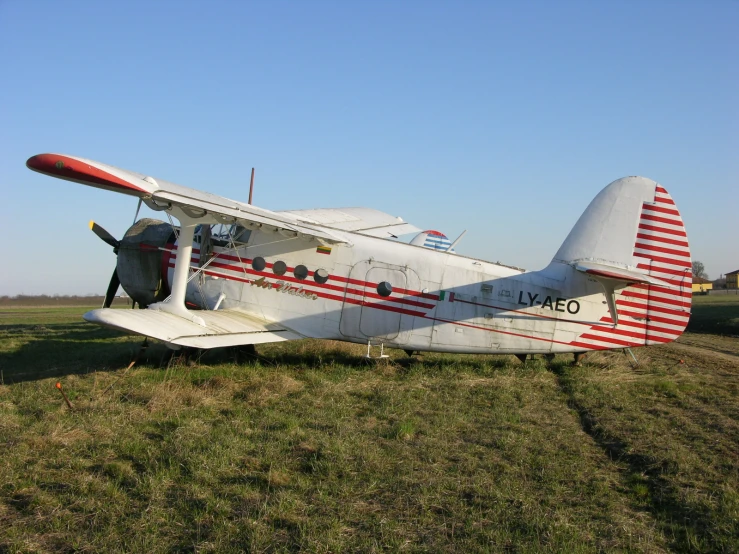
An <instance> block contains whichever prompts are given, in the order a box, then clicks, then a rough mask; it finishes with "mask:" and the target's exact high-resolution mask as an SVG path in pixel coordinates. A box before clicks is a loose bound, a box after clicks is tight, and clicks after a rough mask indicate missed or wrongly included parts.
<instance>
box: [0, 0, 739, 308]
mask: <svg viewBox="0 0 739 554" xmlns="http://www.w3.org/2000/svg"><path fill="white" fill-rule="evenodd" d="M737 29H739V2H729V1H725V2H721V1H713V2H712V1H708V2H687V1H686V2H667V1H651V2H615V1H614V2H590V1H587V2H566V1H558V2H549V1H547V2H500V3H496V2H483V1H479V2H451V1H450V2H432V1H424V2H420V1H419V2H412V1H406V2H389V1H377V2H363V3H359V2H339V1H335V2H319V1H315V2H308V1H306V2H302V1H301V2H297V1H295V2H279V1H277V2H266V1H265V2H236V1H233V2H182V1H178V2H175V1H156V2H152V1H149V2H137V1H125V2H98V1H66V0H65V1H62V2H52V1H48V2H43V1H25V0H0V67H1V68H2V86H0V161H2V163H1V164H0V189H1V190H2V195H3V201H2V203H0V217H1V218H2V219H1V220H2V223H3V228H4V229H5V239H4V240H3V241H2V244H3V246H2V253H3V255H2V260H3V261H2V262H0V294H10V295H14V294H20V293H25V294H37V293H48V294H54V293H58V294H86V293H102V292H104V291H105V288H106V286H107V283H108V280H109V278H110V274H111V272H112V270H113V267H114V264H115V257H114V255H113V253H112V251H111V249H110V248H109V247H108V246H107V245H105V244H104V243H103V242H102V241H100V240H99V239H98V238H97V237H95V236H94V235H93V234H92V233H91V232H90V231H89V230H88V228H87V222H88V220H89V219H95V220H96V221H97V222H99V223H100V224H102V225H103V226H104V227H106V228H107V229H108V230H109V231H111V232H112V233H113V234H114V235H116V236H118V237H120V236H122V235H123V233H124V232H125V230H126V228H127V227H128V226H129V225H130V224H131V222H132V220H133V216H134V211H135V207H136V201H135V199H132V198H129V197H124V196H121V195H117V194H114V193H110V192H106V191H101V190H97V189H93V188H90V187H85V186H82V185H77V184H74V183H69V182H66V181H59V180H55V179H52V178H49V177H45V176H42V175H40V174H37V173H33V172H31V171H29V170H28V169H26V167H25V161H26V159H27V158H28V157H29V156H31V155H33V154H38V153H42V152H61V153H67V154H72V155H78V156H83V157H87V158H91V159H94V160H98V161H102V162H106V163H110V164H112V165H116V166H119V167H123V168H126V169H132V170H135V171H140V172H142V173H146V174H150V175H153V176H154V177H160V178H163V179H167V180H170V181H174V182H177V183H180V184H183V185H187V186H191V187H195V188H200V189H204V190H207V191H210V192H214V193H217V194H221V195H223V196H228V197H231V198H239V199H246V197H247V195H248V182H249V171H250V168H251V167H252V166H254V167H256V192H255V203H256V204H258V205H260V206H262V207H265V208H269V209H275V210H278V209H297V208H312V207H340V206H362V205H364V206H370V207H374V208H378V209H382V210H384V211H388V212H390V213H393V214H395V215H400V216H402V217H403V218H405V219H406V220H407V221H410V222H413V223H415V224H417V225H419V226H421V227H424V228H436V229H439V230H441V231H443V232H445V233H446V234H447V235H449V236H450V237H451V238H452V239H453V238H454V237H456V236H457V235H458V234H459V233H461V232H462V231H463V230H464V229H467V230H468V233H467V235H466V237H465V238H464V240H463V242H462V243H461V244H460V246H459V248H458V251H459V252H460V253H462V254H467V255H472V256H476V257H480V258H484V259H487V260H491V261H501V262H503V263H507V264H513V265H517V266H521V267H526V268H528V269H538V268H541V267H543V266H545V265H546V264H547V263H548V262H549V260H550V259H551V257H552V255H553V254H554V253H555V252H556V250H557V248H558V247H559V244H560V243H561V242H562V240H564V238H565V236H566V235H567V233H568V232H569V229H570V228H571V227H572V225H573V224H574V223H575V221H576V220H577V218H578V217H579V215H580V213H581V212H582V211H583V209H584V208H585V207H586V206H587V204H588V203H589V202H590V200H591V199H592V198H593V197H594V196H595V194H597V192H598V191H599V190H600V189H601V188H602V187H604V186H605V185H606V184H608V183H609V182H611V181H612V180H614V179H616V178H619V177H622V176H625V175H644V176H647V177H650V178H653V179H655V180H657V181H659V182H660V183H662V184H663V185H664V186H665V187H666V188H667V189H668V190H669V191H670V192H671V193H672V195H673V197H674V198H675V200H676V202H677V204H678V207H679V208H680V210H681V212H682V214H683V218H684V220H685V223H686V227H687V229H688V235H689V239H690V243H691V250H692V253H693V258H694V259H697V260H701V261H703V262H704V263H705V265H706V269H707V271H708V273H709V275H710V277H711V278H715V277H718V276H719V274H720V273H725V272H727V271H732V270H735V269H739V241H738V238H737V237H739V235H738V234H737V233H738V232H739V227H737V223H739V217H738V216H737V211H738V208H739V188H738V187H737V182H738V180H739V179H738V178H739V155H738V153H739V138H738V137H739V100H738V99H739V33H738V32H737Z"/></svg>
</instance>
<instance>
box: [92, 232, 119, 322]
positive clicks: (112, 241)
mask: <svg viewBox="0 0 739 554" xmlns="http://www.w3.org/2000/svg"><path fill="white" fill-rule="evenodd" d="M90 230H91V231H92V232H93V233H95V234H96V235H97V236H98V237H100V239H102V240H103V241H104V242H105V243H106V244H109V245H110V246H112V247H113V252H114V253H115V254H116V255H118V247H119V246H120V245H121V241H119V240H118V239H116V238H115V237H114V236H113V235H111V234H110V233H109V232H108V231H106V230H105V229H103V228H102V227H101V226H100V225H98V224H97V223H95V222H94V221H90ZM120 286H121V280H120V279H119V278H118V267H117V264H116V268H115V269H114V270H113V275H112V276H111V278H110V283H109V284H108V290H107V291H106V292H105V300H104V301H103V308H110V305H111V304H112V303H113V299H114V298H115V293H116V292H118V287H120Z"/></svg>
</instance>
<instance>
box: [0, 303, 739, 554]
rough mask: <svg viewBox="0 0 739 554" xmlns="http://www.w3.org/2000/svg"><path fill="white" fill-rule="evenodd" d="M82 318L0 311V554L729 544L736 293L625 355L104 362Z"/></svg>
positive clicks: (319, 352) (737, 448) (116, 354)
mask: <svg viewBox="0 0 739 554" xmlns="http://www.w3.org/2000/svg"><path fill="white" fill-rule="evenodd" d="M84 311H85V310H84V308H80V307H74V308H58V307H54V308H44V307H34V308H16V307H3V308H2V309H0V338H2V341H1V342H0V372H1V373H0V378H1V379H2V383H3V384H2V385H0V552H2V553H4V552H73V551H74V552H76V551H91V552H172V551H175V552H179V551H183V552H196V551H197V552H209V551H213V552H238V551H254V552H263V551H284V552H298V551H307V552H346V551H361V552H382V551H391V552H394V551H410V552H440V551H446V552H491V551H492V552H496V551H514V552H539V551H554V552H595V551H609V552H610V551H624V552H631V551H635V552H666V551H675V552H736V551H739V401H738V400H737V398H738V393H739V338H737V337H736V336H732V335H739V332H737V330H736V329H737V322H738V321H739V299H737V298H736V297H733V298H731V297H729V298H727V299H726V300H723V299H722V300H721V301H718V302H717V301H716V300H715V299H714V298H713V297H710V296H708V297H702V298H698V299H697V300H696V304H695V305H694V310H693V311H694V316H693V319H692V320H691V330H692V331H694V332H690V333H686V334H685V335H684V336H683V337H681V339H680V341H678V342H677V343H673V344H670V345H665V346H659V347H649V348H644V349H638V350H635V354H636V356H637V357H638V358H639V360H640V365H639V367H637V368H632V367H631V366H630V365H629V363H628V359H627V358H626V356H625V355H624V354H622V353H620V352H609V353H601V354H593V355H590V356H589V357H588V358H586V361H585V363H584V364H583V365H582V366H581V367H572V366H571V365H570V361H571V356H567V357H565V356H562V357H557V358H556V359H555V361H554V362H553V363H552V364H551V365H547V364H546V363H545V362H544V361H543V360H533V361H530V362H528V363H527V364H526V365H522V364H521V363H520V362H518V361H517V360H516V359H515V358H513V357H508V356H462V355H459V356H457V355H438V354H425V355H423V356H420V357H419V358H418V359H417V360H415V361H414V360H410V359H407V358H406V356H405V354H403V353H402V352H392V358H391V359H390V360H389V361H387V362H380V363H376V364H375V363H373V364H367V363H365V362H364V361H363V360H362V357H361V356H362V353H363V348H362V347H360V346H353V345H347V344H343V343H334V342H318V341H300V342H295V343H286V344H280V345H265V346H262V347H260V349H259V353H260V357H259V358H257V359H252V360H249V361H246V362H242V363H236V362H235V360H233V359H231V358H230V357H229V355H228V354H227V353H224V352H220V353H210V354H208V355H206V356H204V357H203V358H202V359H201V360H200V363H199V364H196V365H191V364H190V363H187V362H185V361H181V362H180V363H178V362H177V360H174V361H171V362H167V358H166V356H165V354H166V352H165V349H164V348H162V347H161V346H156V345H155V346H152V347H151V348H150V349H149V350H148V352H147V355H146V359H145V360H143V361H142V362H140V363H139V364H137V365H135V366H134V367H133V368H131V369H130V370H128V371H127V370H126V369H125V368H126V367H127V366H128V365H129V363H130V361H131V360H132V359H133V357H134V356H135V354H136V352H137V350H138V345H139V343H140V340H139V339H137V338H133V337H127V336H123V335H121V334H119V333H116V332H113V331H109V330H105V329H101V328H98V327H95V326H92V325H89V324H87V323H85V322H83V321H81V319H80V315H81V313H82V312H84ZM717 322H718V323H717ZM681 361H682V363H681ZM57 381H59V382H61V383H62V384H63V386H64V390H65V391H66V393H67V395H68V396H69V398H70V401H71V402H72V405H73V407H74V409H73V410H70V409H68V408H67V406H66V405H65V403H64V400H63V399H62V397H61V395H60V393H59V391H58V390H57V389H56V388H55V386H54V385H55V383H56V382H57Z"/></svg>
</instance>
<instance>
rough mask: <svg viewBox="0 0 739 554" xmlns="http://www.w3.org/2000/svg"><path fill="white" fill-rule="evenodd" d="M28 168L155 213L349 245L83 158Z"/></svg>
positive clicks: (278, 216) (42, 158) (37, 162)
mask: <svg viewBox="0 0 739 554" xmlns="http://www.w3.org/2000/svg"><path fill="white" fill-rule="evenodd" d="M26 165H27V166H28V168H29V169H32V170H33V171H38V172H39V173H43V174H45V175H51V176H52V177H58V178H60V179H65V180H67V181H74V182H76V183H82V184H84V185H90V186H93V187H97V188H102V189H106V190H112V191H114V192H120V193H123V194H129V195H132V196H137V197H139V198H141V199H143V200H144V201H145V202H146V204H147V205H148V206H149V207H150V208H152V209H154V210H163V209H166V208H168V207H170V206H172V205H175V206H179V207H180V208H183V211H184V212H185V213H188V212H193V214H197V215H198V216H200V215H203V214H204V213H205V212H207V213H208V214H210V215H213V216H220V217H217V219H221V220H222V221H223V222H224V223H233V222H236V221H239V222H245V223H251V225H248V226H249V227H254V226H266V227H268V228H273V229H276V230H283V231H287V232H290V233H294V234H295V236H297V235H304V236H310V237H315V238H317V239H320V240H322V241H326V242H331V243H345V242H348V241H347V240H346V238H344V237H343V236H342V234H341V233H336V232H332V231H331V230H329V229H325V228H320V227H319V226H316V225H314V224H309V223H306V222H301V221H299V219H298V218H297V217H296V216H294V215H292V214H289V213H278V212H272V211H270V210H265V209H262V208H257V207H256V206H252V205H250V204H244V203H243V202H239V201H237V200H231V199H229V198H224V197H222V196H217V195H215V194H209V193H207V192H201V191H198V190H195V189H191V188H188V187H183V186H181V185H177V184H175V183H170V182H168V181H163V180H161V179H155V178H153V177H148V176H146V175H142V174H141V173H136V172H133V171H128V170H125V169H120V168H117V167H113V166H110V165H106V164H102V163H100V162H94V161H92V160H87V159H84V158H77V157H75V156H67V155H64V154H38V155H36V156H33V157H31V158H29V159H28V161H27V162H26Z"/></svg>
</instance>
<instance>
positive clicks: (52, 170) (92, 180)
mask: <svg viewBox="0 0 739 554" xmlns="http://www.w3.org/2000/svg"><path fill="white" fill-rule="evenodd" d="M26 167H28V169H31V170H33V171H38V172H39V173H44V174H45V175H51V176H52V177H59V178H60V179H67V180H69V181H76V182H80V183H83V184H86V185H90V186H93V187H98V188H106V189H108V190H114V191H117V192H123V193H126V194H135V195H137V196H138V195H139V194H140V193H146V192H147V191H146V190H144V189H142V188H141V187H137V186H136V185H134V184H133V183H130V182H128V181H126V180H124V179H121V178H120V177H118V176H116V175H113V174H111V173H109V172H108V171H105V170H103V169H100V168H99V167H96V166H95V165H92V163H91V162H87V161H84V160H80V159H77V158H72V157H71V156H65V155H63V154H36V155H35V156H31V157H30V158H28V160H26Z"/></svg>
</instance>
